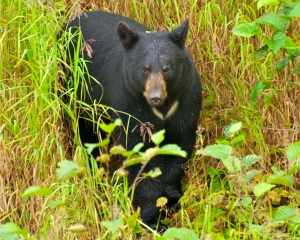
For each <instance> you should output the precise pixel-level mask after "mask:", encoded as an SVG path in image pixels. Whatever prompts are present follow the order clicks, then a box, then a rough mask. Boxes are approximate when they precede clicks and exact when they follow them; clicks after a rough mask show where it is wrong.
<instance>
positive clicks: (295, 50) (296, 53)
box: [287, 49, 299, 57]
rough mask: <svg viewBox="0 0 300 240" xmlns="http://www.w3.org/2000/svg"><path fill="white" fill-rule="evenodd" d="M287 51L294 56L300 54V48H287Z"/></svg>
mask: <svg viewBox="0 0 300 240" xmlns="http://www.w3.org/2000/svg"><path fill="white" fill-rule="evenodd" d="M287 52H288V54H290V55H291V56H292V57H298V56H299V50H297V49H287Z"/></svg>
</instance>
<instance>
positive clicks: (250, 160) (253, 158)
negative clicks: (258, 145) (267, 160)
mask: <svg viewBox="0 0 300 240" xmlns="http://www.w3.org/2000/svg"><path fill="white" fill-rule="evenodd" d="M260 158H261V157H260V156H257V155H247V156H245V157H244V158H243V159H242V166H243V167H246V168H247V167H250V166H251V165H253V164H254V163H256V162H257V161H258V160H259V159H260Z"/></svg>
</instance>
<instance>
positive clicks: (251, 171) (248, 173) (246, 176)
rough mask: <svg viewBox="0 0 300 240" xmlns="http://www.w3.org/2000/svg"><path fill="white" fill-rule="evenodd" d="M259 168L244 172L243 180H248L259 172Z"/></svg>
mask: <svg viewBox="0 0 300 240" xmlns="http://www.w3.org/2000/svg"><path fill="white" fill-rule="evenodd" d="M261 172H262V171H261V170H257V169H252V170H250V171H248V172H246V174H245V176H244V180H245V182H250V181H251V180H252V179H253V178H254V177H255V176H256V175H257V174H259V173H261Z"/></svg>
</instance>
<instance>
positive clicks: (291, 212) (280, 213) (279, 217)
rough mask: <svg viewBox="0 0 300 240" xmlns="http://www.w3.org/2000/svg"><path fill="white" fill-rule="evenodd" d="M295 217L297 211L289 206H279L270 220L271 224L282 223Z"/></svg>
mask: <svg viewBox="0 0 300 240" xmlns="http://www.w3.org/2000/svg"><path fill="white" fill-rule="evenodd" d="M295 216H297V210H296V209H295V208H293V207H290V206H281V207H279V208H278V210H277V211H276V213H275V216H274V218H273V220H272V222H273V223H276V222H283V221H287V220H290V219H292V218H293V217H295Z"/></svg>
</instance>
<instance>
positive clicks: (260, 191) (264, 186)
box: [253, 182, 276, 198]
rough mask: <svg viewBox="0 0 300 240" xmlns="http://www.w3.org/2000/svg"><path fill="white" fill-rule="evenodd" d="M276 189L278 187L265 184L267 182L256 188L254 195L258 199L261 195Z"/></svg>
mask: <svg viewBox="0 0 300 240" xmlns="http://www.w3.org/2000/svg"><path fill="white" fill-rule="evenodd" d="M274 187H276V185H274V184H269V183H265V182H260V183H258V184H257V185H256V186H255V187H254V189H253V193H254V195H255V197H257V198H258V197H260V196H261V195H263V194H265V193H266V192H268V191H270V190H271V189H272V188H274Z"/></svg>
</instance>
